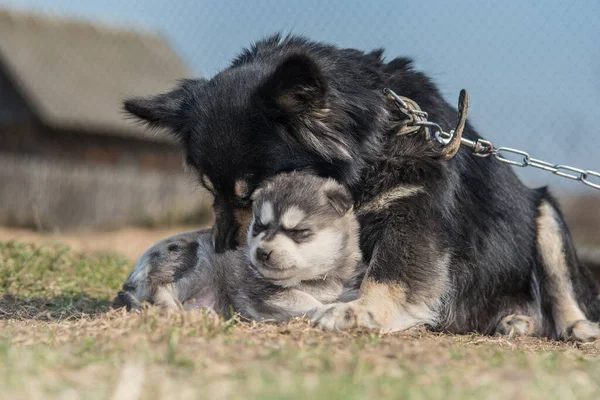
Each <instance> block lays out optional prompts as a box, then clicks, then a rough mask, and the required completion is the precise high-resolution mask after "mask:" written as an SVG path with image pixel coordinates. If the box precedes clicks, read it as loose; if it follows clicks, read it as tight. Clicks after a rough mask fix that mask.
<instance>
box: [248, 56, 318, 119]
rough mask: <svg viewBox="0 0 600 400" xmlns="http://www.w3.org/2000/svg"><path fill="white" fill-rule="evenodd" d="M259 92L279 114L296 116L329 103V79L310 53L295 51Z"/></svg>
mask: <svg viewBox="0 0 600 400" xmlns="http://www.w3.org/2000/svg"><path fill="white" fill-rule="evenodd" d="M258 95H259V96H260V98H261V100H262V102H263V104H264V105H265V106H266V107H267V108H268V109H269V110H270V111H272V112H273V113H274V114H275V115H276V116H277V115H278V116H282V117H294V116H298V115H303V114H306V113H309V112H311V111H314V110H319V109H322V108H324V107H325V96H326V95H327V82H326V80H325V77H324V76H323V74H322V72H321V69H320V68H319V66H318V65H317V64H316V63H315V62H314V61H313V60H312V59H311V58H310V57H309V56H307V55H304V54H294V55H291V56H289V57H288V58H286V59H285V60H284V61H283V62H282V63H281V64H280V65H279V66H278V67H277V68H276V69H275V71H274V72H273V73H272V74H271V76H269V77H268V78H267V80H266V81H265V82H264V83H263V84H262V85H261V86H260V87H259V89H258Z"/></svg>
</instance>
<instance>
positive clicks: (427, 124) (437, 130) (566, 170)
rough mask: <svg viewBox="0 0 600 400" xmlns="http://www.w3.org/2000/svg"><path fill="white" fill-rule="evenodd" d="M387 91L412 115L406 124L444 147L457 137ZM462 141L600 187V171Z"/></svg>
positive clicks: (480, 153)
mask: <svg viewBox="0 0 600 400" xmlns="http://www.w3.org/2000/svg"><path fill="white" fill-rule="evenodd" d="M383 93H384V94H385V95H386V96H387V98H388V99H390V100H391V101H393V102H394V103H395V104H396V106H397V107H398V108H399V109H400V111H402V112H403V113H404V114H405V115H407V116H409V118H410V119H409V121H407V122H406V125H408V126H418V127H421V128H423V129H424V130H425V132H426V136H427V137H428V138H435V140H437V142H438V143H440V145H442V146H447V145H448V144H449V143H450V142H451V141H452V139H453V138H454V136H455V135H454V130H451V131H450V132H445V131H444V130H443V129H442V128H441V127H440V125H439V124H437V123H435V122H431V121H428V120H427V118H428V114H427V113H426V112H425V111H422V110H420V109H415V108H411V107H410V106H409V102H408V101H406V100H408V99H406V98H404V99H403V98H402V97H400V96H398V95H397V94H396V93H395V92H394V91H393V90H391V89H389V88H385V89H384V90H383ZM410 103H414V104H416V103H415V102H414V101H412V100H411V101H410ZM415 117H418V118H415ZM431 130H433V131H434V134H433V135H431ZM460 144H461V145H463V146H466V147H469V148H470V149H472V154H473V155H474V156H477V157H484V158H485V157H489V156H494V157H495V158H496V160H498V161H500V162H502V163H504V164H508V165H513V166H516V167H521V168H525V167H533V168H538V169H541V170H544V171H548V172H552V173H553V174H554V175H558V176H561V177H563V178H568V179H572V180H574V181H579V182H582V183H583V184H585V185H587V186H589V187H591V188H594V189H598V190H600V172H596V171H591V170H583V169H580V168H575V167H571V166H569V165H563V164H553V163H550V162H547V161H543V160H539V159H537V158H533V157H531V156H530V155H529V153H527V152H525V151H522V150H517V149H513V148H510V147H498V148H495V147H494V145H493V144H492V143H491V142H490V141H488V140H483V139H477V140H470V139H467V138H465V137H461V138H460ZM508 154H513V155H518V156H520V157H523V158H522V160H521V161H515V160H512V159H510V158H507V157H506V156H507V155H508ZM591 177H593V178H598V182H592V181H591V180H590V178H591Z"/></svg>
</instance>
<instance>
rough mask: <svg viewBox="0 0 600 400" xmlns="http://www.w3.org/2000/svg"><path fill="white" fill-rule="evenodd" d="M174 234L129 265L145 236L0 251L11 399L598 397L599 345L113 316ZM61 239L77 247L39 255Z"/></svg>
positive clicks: (22, 244)
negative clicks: (133, 277)
mask: <svg viewBox="0 0 600 400" xmlns="http://www.w3.org/2000/svg"><path fill="white" fill-rule="evenodd" d="M142 231H145V230H142ZM173 232H175V233H178V232H181V229H177V228H176V229H173V230H159V231H151V232H147V231H145V233H144V234H143V235H139V236H138V237H137V239H136V240H135V242H136V246H137V247H135V248H134V246H133V245H132V243H129V245H128V246H125V247H123V248H122V249H123V250H121V251H120V252H122V253H125V252H127V251H130V252H131V253H130V255H131V259H125V258H124V257H122V256H120V255H114V250H115V249H116V248H118V247H117V244H119V243H123V242H125V243H127V242H132V241H131V240H129V239H131V236H130V235H132V234H133V235H137V233H139V230H137V229H124V230H121V231H117V232H110V233H106V234H101V235H99V234H91V233H90V234H84V233H82V234H80V235H76V236H70V235H65V236H64V237H63V236H57V235H33V234H27V233H26V232H22V233H21V234H22V235H23V236H20V238H19V240H17V241H3V239H0V398H3V399H4V398H6V399H28V400H29V399H44V400H46V399H60V400H63V399H64V400H72V399H73V400H77V399H119V400H120V399H124V400H137V399H140V400H141V399H144V400H146V399H178V400H181V399H210V400H213V399H244V400H247V399H307V398H310V399H328V400H329V399H357V400H358V399H365V398H394V399H410V400H414V399H417V400H420V399H440V400H442V399H443V400H453V399H457V400H458V399H460V400H462V399H499V400H500V399H506V398H516V399H540V400H547V399H560V400H563V399H577V400H579V399H598V398H600V343H586V344H580V343H564V342H557V341H549V340H545V339H541V338H519V337H508V336H502V337H485V336H481V335H478V334H476V333H473V334H469V335H448V334H438V333H431V332H427V331H424V330H423V329H417V330H414V331H411V332H405V333H394V334H380V333H379V332H377V331H369V330H354V331H349V332H323V331H321V330H319V329H317V328H314V327H312V326H311V325H310V323H309V321H306V320H294V321H292V322H290V323H287V324H279V325H275V324H268V323H251V322H247V321H242V320H240V319H239V318H233V319H231V320H223V319H221V318H218V317H216V316H214V315H212V314H210V313H206V312H202V311H193V312H175V313H164V312H161V311H160V310H158V309H156V308H152V307H147V308H145V309H143V310H142V311H141V312H139V313H126V312H124V311H123V310H111V301H112V299H113V298H114V296H115V294H116V292H117V291H118V290H119V287H120V286H121V285H122V283H123V281H124V279H125V277H126V276H127V274H128V273H129V272H130V271H131V268H132V266H133V265H132V264H133V261H132V259H134V258H136V257H137V256H138V255H139V254H140V253H141V252H142V251H144V250H145V248H146V247H147V246H149V245H150V244H152V243H154V242H155V241H156V240H158V239H160V238H162V237H163V236H166V235H169V234H171V233H173ZM18 234H19V232H15V231H13V233H9V235H10V236H9V238H11V239H15V238H17V236H16V235H18ZM56 240H58V241H60V242H63V243H64V242H67V243H69V242H71V243H72V244H73V245H74V247H73V248H71V247H69V246H65V245H62V244H61V245H54V244H40V243H42V242H46V243H48V242H53V241H56ZM26 242H39V243H38V244H36V245H33V244H28V243H26ZM100 243H103V246H100ZM106 250H110V252H111V253H113V255H106V254H102V253H105V251H106ZM96 252H99V253H100V254H99V253H96Z"/></svg>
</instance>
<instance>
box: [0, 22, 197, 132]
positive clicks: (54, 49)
mask: <svg viewBox="0 0 600 400" xmlns="http://www.w3.org/2000/svg"><path fill="white" fill-rule="evenodd" d="M0 63H2V69H4V70H5V71H6V72H7V73H8V75H9V79H11V80H12V81H13V82H14V84H15V86H16V88H17V90H18V91H19V92H20V93H21V95H22V96H23V97H24V99H25V101H26V102H27V103H28V104H29V105H30V106H31V108H32V109H33V112H34V113H35V115H37V117H38V118H39V119H40V120H41V121H42V122H43V123H44V124H47V125H48V126H51V127H53V128H57V129H76V130H78V131H82V132H90V133H109V134H111V135H121V136H136V137H142V138H157V137H156V135H154V134H152V133H148V132H147V130H145V129H144V128H142V127H140V126H138V125H136V124H134V123H133V122H132V121H129V120H127V119H126V118H125V117H124V114H123V113H122V111H121V105H120V103H121V100H122V99H123V98H124V97H128V96H133V95H147V94H154V93H157V92H161V91H165V90H167V89H169V88H170V87H172V86H173V85H174V84H175V83H176V81H177V79H181V78H184V77H189V76H190V71H189V70H188V69H187V68H186V66H185V65H184V63H183V62H182V61H181V60H180V59H179V57H178V56H177V55H176V54H175V52H174V51H173V49H172V48H171V47H170V46H169V45H168V44H167V42H166V41H165V40H164V39H163V38H161V37H160V36H158V35H156V34H154V33H140V32H133V31H127V30H122V29H115V28H110V27H106V26H102V25H98V24H92V23H88V22H82V21H74V20H66V19H58V18H54V17H49V16H39V15H31V14H24V13H18V12H13V11H6V10H0Z"/></svg>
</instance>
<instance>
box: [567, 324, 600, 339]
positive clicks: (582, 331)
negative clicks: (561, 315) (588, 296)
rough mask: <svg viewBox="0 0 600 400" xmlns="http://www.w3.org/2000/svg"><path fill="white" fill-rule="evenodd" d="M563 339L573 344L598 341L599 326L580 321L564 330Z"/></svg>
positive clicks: (599, 335) (599, 337)
mask: <svg viewBox="0 0 600 400" xmlns="http://www.w3.org/2000/svg"><path fill="white" fill-rule="evenodd" d="M563 339H564V340H567V341H573V342H591V341H594V340H597V339H600V325H598V324H597V323H596V322H592V321H588V320H587V319H582V320H580V321H577V322H575V323H574V324H573V325H571V326H570V327H568V328H567V329H566V330H565V332H564V334H563Z"/></svg>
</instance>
